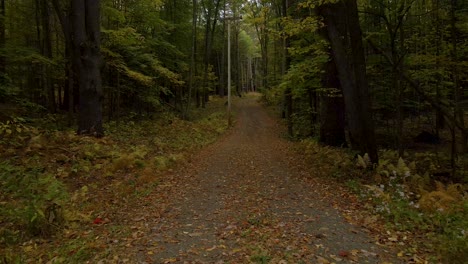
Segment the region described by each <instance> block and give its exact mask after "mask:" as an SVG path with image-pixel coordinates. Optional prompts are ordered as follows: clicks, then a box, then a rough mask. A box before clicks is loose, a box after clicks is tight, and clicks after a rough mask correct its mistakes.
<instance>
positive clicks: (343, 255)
mask: <svg viewBox="0 0 468 264" xmlns="http://www.w3.org/2000/svg"><path fill="white" fill-rule="evenodd" d="M339 255H340V257H343V258H346V257H347V256H349V252H348V251H344V250H341V251H340V253H339Z"/></svg>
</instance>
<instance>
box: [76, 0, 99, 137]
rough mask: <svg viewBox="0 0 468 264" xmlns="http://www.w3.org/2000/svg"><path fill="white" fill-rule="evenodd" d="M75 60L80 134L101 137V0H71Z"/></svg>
mask: <svg viewBox="0 0 468 264" xmlns="http://www.w3.org/2000/svg"><path fill="white" fill-rule="evenodd" d="M71 9H72V12H71V15H72V36H73V38H72V39H73V50H72V62H73V64H74V66H75V67H74V69H75V70H76V72H75V76H76V80H77V81H78V86H79V95H80V103H79V116H78V134H82V135H93V136H97V137H101V136H103V135H104V130H103V127H102V84H101V72H100V68H101V53H100V1H99V0H72V2H71Z"/></svg>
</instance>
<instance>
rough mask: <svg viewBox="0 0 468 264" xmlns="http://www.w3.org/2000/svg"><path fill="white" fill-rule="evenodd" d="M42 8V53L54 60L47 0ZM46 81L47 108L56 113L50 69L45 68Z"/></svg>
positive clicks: (42, 0)
mask: <svg viewBox="0 0 468 264" xmlns="http://www.w3.org/2000/svg"><path fill="white" fill-rule="evenodd" d="M40 8H41V18H42V19H41V20H42V21H41V24H42V45H41V52H42V54H43V55H44V56H45V57H47V58H52V37H51V30H50V8H49V3H48V1H46V0H40ZM43 71H44V77H43V78H44V80H43V82H44V83H43V85H44V88H45V89H46V91H47V107H48V108H49V111H51V112H52V113H54V112H55V111H56V98H55V89H54V85H53V82H52V79H51V77H50V67H49V66H47V65H46V66H44V69H43Z"/></svg>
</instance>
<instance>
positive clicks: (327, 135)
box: [319, 60, 347, 147]
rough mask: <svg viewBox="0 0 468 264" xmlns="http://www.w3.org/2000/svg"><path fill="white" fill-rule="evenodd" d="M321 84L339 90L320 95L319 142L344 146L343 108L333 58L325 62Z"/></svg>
mask: <svg viewBox="0 0 468 264" xmlns="http://www.w3.org/2000/svg"><path fill="white" fill-rule="evenodd" d="M322 86H323V87H326V88H335V89H337V91H339V92H335V93H331V94H324V95H322V96H321V99H322V104H321V108H322V109H321V112H322V113H321V117H322V118H321V121H322V122H321V124H320V139H319V140H320V142H321V143H324V144H326V145H328V146H335V147H346V146H347V144H346V136H345V109H344V99H343V95H342V92H341V85H340V80H339V79H338V72H337V70H336V65H335V62H334V61H333V60H330V61H329V62H327V63H326V64H325V74H324V76H323V79H322Z"/></svg>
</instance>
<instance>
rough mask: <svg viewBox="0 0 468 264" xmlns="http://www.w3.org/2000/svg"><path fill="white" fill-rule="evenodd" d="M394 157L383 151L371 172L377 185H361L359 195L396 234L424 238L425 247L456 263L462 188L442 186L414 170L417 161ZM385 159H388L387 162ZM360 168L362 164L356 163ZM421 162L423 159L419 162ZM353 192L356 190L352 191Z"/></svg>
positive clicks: (460, 248)
mask: <svg viewBox="0 0 468 264" xmlns="http://www.w3.org/2000/svg"><path fill="white" fill-rule="evenodd" d="M396 156H397V155H396V154H395V153H394V152H389V151H387V152H386V153H384V154H383V155H382V158H381V159H380V162H379V164H378V166H377V168H376V170H375V175H374V180H375V181H376V182H377V184H373V185H364V186H363V188H362V189H361V191H360V195H361V196H362V197H364V200H366V201H371V203H372V205H373V210H374V212H375V213H378V214H380V215H381V216H382V217H384V218H385V219H386V220H387V222H388V223H389V225H391V226H393V228H395V229H396V230H399V231H411V232H414V233H418V234H421V235H423V234H424V235H425V236H426V239H427V240H428V243H427V244H426V245H425V246H426V247H427V248H428V249H429V250H430V251H433V252H435V253H437V254H438V255H439V257H440V258H442V259H444V260H445V262H450V263H458V262H457V261H459V259H460V256H463V255H464V254H466V253H465V252H466V249H467V248H468V247H467V246H468V244H467V243H466V234H465V232H466V230H465V229H466V226H467V220H466V219H468V214H467V211H466V206H467V205H468V200H467V199H466V198H467V195H466V191H467V190H466V189H464V188H463V186H462V185H460V184H448V185H444V184H442V183H440V182H435V183H434V181H433V180H431V179H430V178H429V177H428V172H427V168H428V167H424V170H426V174H425V176H420V175H418V174H417V173H415V171H417V170H418V168H421V169H422V167H419V166H421V165H420V164H419V163H418V161H416V162H411V163H410V164H409V165H407V164H406V162H405V161H404V160H403V159H402V158H399V159H397V162H396V163H393V162H392V161H391V160H395V157H396ZM387 158H389V159H387ZM359 160H360V159H358V165H359V167H361V168H362V167H363V166H362V164H363V162H362V161H361V162H359ZM422 163H424V160H423V161H422ZM354 189H356V188H354Z"/></svg>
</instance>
